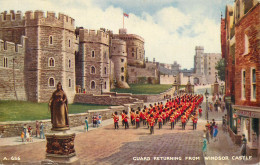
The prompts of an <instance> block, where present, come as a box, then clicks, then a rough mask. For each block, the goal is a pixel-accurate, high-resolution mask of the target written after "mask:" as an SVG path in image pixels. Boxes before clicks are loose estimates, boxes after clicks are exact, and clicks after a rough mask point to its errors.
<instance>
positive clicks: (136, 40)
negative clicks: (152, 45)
mask: <svg viewBox="0 0 260 165" xmlns="http://www.w3.org/2000/svg"><path fill="white" fill-rule="evenodd" d="M113 38H114V39H120V40H124V41H125V42H126V52H127V64H128V65H130V66H139V67H141V66H143V65H144V61H145V60H144V58H145V51H144V39H143V38H142V37H140V36H138V35H135V34H127V29H119V34H114V35H113Z"/></svg>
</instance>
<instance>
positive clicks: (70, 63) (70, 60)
mask: <svg viewBox="0 0 260 165" xmlns="http://www.w3.org/2000/svg"><path fill="white" fill-rule="evenodd" d="M70 67H71V60H69V68H70Z"/></svg>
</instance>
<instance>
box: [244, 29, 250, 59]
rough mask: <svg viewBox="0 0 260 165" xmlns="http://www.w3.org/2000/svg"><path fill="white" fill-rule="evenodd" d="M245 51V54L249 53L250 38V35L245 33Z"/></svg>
mask: <svg viewBox="0 0 260 165" xmlns="http://www.w3.org/2000/svg"><path fill="white" fill-rule="evenodd" d="M244 49H245V51H244V55H246V54H248V53H249V40H248V36H247V35H246V34H245V48H244Z"/></svg>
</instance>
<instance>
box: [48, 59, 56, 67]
mask: <svg viewBox="0 0 260 165" xmlns="http://www.w3.org/2000/svg"><path fill="white" fill-rule="evenodd" d="M54 66H55V60H54V58H53V57H51V58H49V67H54Z"/></svg>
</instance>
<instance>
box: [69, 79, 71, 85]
mask: <svg viewBox="0 0 260 165" xmlns="http://www.w3.org/2000/svg"><path fill="white" fill-rule="evenodd" d="M69 87H71V79H69Z"/></svg>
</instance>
